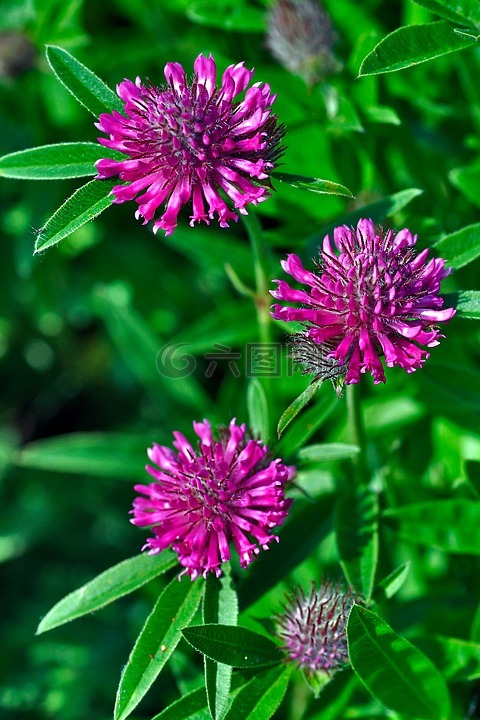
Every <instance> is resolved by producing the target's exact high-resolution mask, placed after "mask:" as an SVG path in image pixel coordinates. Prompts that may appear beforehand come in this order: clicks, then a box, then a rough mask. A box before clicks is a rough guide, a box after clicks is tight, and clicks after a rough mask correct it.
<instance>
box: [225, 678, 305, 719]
mask: <svg viewBox="0 0 480 720" xmlns="http://www.w3.org/2000/svg"><path fill="white" fill-rule="evenodd" d="M292 672H293V666H292V665H279V666H276V667H273V668H270V669H269V670H265V671H264V672H262V673H259V674H258V675H257V676H256V677H254V678H253V679H252V680H251V681H250V682H249V683H248V684H247V685H245V687H244V688H242V690H240V692H239V693H238V695H237V696H236V697H235V698H234V700H233V702H232V704H231V706H230V708H229V710H228V712H227V714H226V716H225V720H270V718H271V717H272V715H273V713H274V712H275V711H276V710H277V708H278V707H280V704H281V702H282V700H283V698H284V696H285V693H286V691H287V687H288V682H289V680H290V676H291V674H292Z"/></svg>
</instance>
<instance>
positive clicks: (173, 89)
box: [96, 55, 284, 235]
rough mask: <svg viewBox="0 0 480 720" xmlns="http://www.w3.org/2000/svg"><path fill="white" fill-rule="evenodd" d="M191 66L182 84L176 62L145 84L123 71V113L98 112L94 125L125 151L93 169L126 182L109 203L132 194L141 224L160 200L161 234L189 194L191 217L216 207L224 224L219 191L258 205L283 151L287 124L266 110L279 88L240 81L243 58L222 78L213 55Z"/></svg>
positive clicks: (225, 210) (226, 212)
mask: <svg viewBox="0 0 480 720" xmlns="http://www.w3.org/2000/svg"><path fill="white" fill-rule="evenodd" d="M194 71H195V73H194V77H193V80H192V82H191V83H189V81H188V79H187V76H186V74H185V70H184V69H183V67H182V66H181V65H180V64H179V63H176V62H169V63H167V64H166V66H165V78H166V81H167V83H166V85H164V86H162V87H154V86H152V85H144V84H143V83H142V81H141V80H140V78H137V79H136V81H135V83H133V82H131V81H130V80H124V81H123V82H122V83H120V85H118V87H117V93H118V95H119V96H120V98H121V100H122V101H123V102H124V112H125V114H124V115H122V114H121V113H119V112H116V111H115V110H114V111H113V112H112V113H111V114H110V113H105V114H102V115H100V118H99V122H98V124H97V127H98V129H99V130H101V131H102V132H104V133H106V134H107V135H108V136H109V138H108V139H106V138H99V142H100V143H101V144H102V145H105V146H106V147H108V148H113V149H115V150H119V151H120V152H122V153H124V154H125V155H126V156H127V157H126V158H125V159H122V160H110V159H103V160H99V161H98V162H97V163H96V167H97V171H98V175H97V177H98V178H99V179H103V178H109V177H112V176H115V175H118V176H119V178H120V180H122V181H124V182H125V181H126V183H128V184H120V185H116V186H115V187H114V188H113V195H114V196H115V200H114V202H117V203H123V202H125V201H126V200H133V198H135V197H136V201H137V203H138V205H139V207H138V210H137V212H136V217H137V219H139V218H140V217H142V218H143V219H144V224H145V223H147V222H148V221H149V220H152V219H153V218H154V216H155V213H156V211H157V209H158V208H159V207H160V206H161V205H162V204H163V203H166V207H165V211H164V213H163V215H162V216H161V217H160V218H159V219H157V220H155V223H154V226H153V230H154V232H156V231H157V230H158V229H159V228H161V229H162V230H164V231H165V234H166V235H171V234H172V233H173V231H174V230H175V227H176V226H177V217H178V213H179V211H180V209H181V207H182V206H183V205H185V204H186V203H188V202H189V201H190V200H191V202H192V214H191V215H190V218H191V222H190V225H192V226H193V224H194V223H195V222H202V221H203V222H206V223H207V225H208V224H210V220H212V219H213V217H214V214H215V213H216V214H217V215H218V219H219V222H220V225H221V227H227V226H228V222H229V220H238V216H237V214H236V213H235V212H234V211H233V210H231V209H229V207H228V206H227V204H226V202H225V200H224V198H223V197H222V192H223V194H224V195H226V196H228V198H229V199H230V200H231V202H232V204H233V207H234V208H235V209H237V210H238V211H239V212H240V213H242V214H244V215H246V214H247V211H246V210H245V206H246V205H248V203H253V204H254V205H256V204H257V203H259V202H262V201H263V200H266V198H267V197H268V196H269V190H268V185H269V173H270V171H271V170H272V169H273V168H274V167H275V164H276V162H277V160H278V158H279V157H280V155H281V153H282V152H283V149H282V148H281V147H280V140H281V139H282V137H283V135H284V129H283V126H278V125H277V118H276V116H275V115H272V114H271V108H272V105H273V103H274V101H275V98H276V95H272V94H271V92H270V86H269V85H267V84H266V83H264V84H261V83H255V84H253V85H252V86H251V87H250V88H248V89H247V87H248V85H249V83H250V80H251V79H252V76H253V70H247V68H245V67H244V64H243V62H241V63H238V64H237V65H230V66H229V67H228V68H227V69H226V70H225V72H224V73H223V76H222V80H221V85H220V87H218V86H217V70H216V66H215V62H214V60H213V58H212V56H210V57H209V58H207V57H204V56H203V55H199V56H198V57H197V59H196V60H195V63H194ZM244 90H246V93H245V96H244V98H243V99H242V100H238V96H239V95H240V93H243V91H244ZM139 193H141V194H139ZM205 203H206V206H207V207H206V206H205Z"/></svg>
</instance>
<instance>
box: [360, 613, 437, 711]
mask: <svg viewBox="0 0 480 720" xmlns="http://www.w3.org/2000/svg"><path fill="white" fill-rule="evenodd" d="M347 637H348V651H349V656H350V661H351V663H352V666H353V669H354V670H355V673H356V674H357V675H358V677H359V678H360V680H361V681H362V682H363V684H364V685H365V687H366V688H367V689H368V690H369V691H370V692H371V693H372V695H373V696H374V697H375V698H376V699H377V700H378V701H379V702H381V703H383V705H385V706H386V707H387V708H389V709H390V710H394V711H395V712H398V713H400V714H405V715H407V716H411V717H413V718H415V719H416V720H447V718H448V717H449V714H450V697H449V694H448V689H447V686H446V685H445V682H444V680H443V678H442V676H441V675H440V673H439V672H438V670H437V669H436V667H435V666H434V665H433V664H432V663H431V661H430V660H429V659H428V658H427V657H426V656H425V655H423V653H421V652H420V650H418V649H417V648H416V647H414V646H413V645H411V644H410V643H409V642H408V641H407V640H405V638H403V637H401V636H400V635H397V633H396V632H394V631H393V630H392V628H391V627H390V626H389V625H387V623H386V622H385V621H384V620H382V619H381V618H380V617H378V616H377V615H375V614H374V613H373V612H371V611H370V610H366V609H365V608H362V607H360V606H358V605H354V606H353V608H352V611H351V613H350V615H349V618H348V624H347Z"/></svg>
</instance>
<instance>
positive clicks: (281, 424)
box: [277, 378, 323, 439]
mask: <svg viewBox="0 0 480 720" xmlns="http://www.w3.org/2000/svg"><path fill="white" fill-rule="evenodd" d="M322 382H323V381H322V379H321V378H319V379H318V380H314V381H313V382H312V383H310V385H309V386H308V387H307V388H306V390H304V391H303V392H302V393H301V394H300V395H299V396H298V397H297V398H295V400H294V401H293V402H292V403H291V404H290V405H289V406H288V407H287V409H286V410H285V411H284V412H283V414H282V416H281V418H280V420H279V421H278V425H277V435H278V438H279V439H280V438H281V437H282V435H283V433H284V432H285V430H286V429H287V427H288V426H289V425H290V423H291V422H292V420H294V419H295V418H296V416H297V415H298V413H299V412H300V410H302V408H304V407H305V405H307V403H309V402H310V400H311V399H312V398H313V396H314V395H315V393H316V392H317V390H318V388H319V387H320V385H321V384H322Z"/></svg>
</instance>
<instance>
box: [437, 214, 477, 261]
mask: <svg viewBox="0 0 480 720" xmlns="http://www.w3.org/2000/svg"><path fill="white" fill-rule="evenodd" d="M433 248H434V250H435V255H436V256H437V257H441V258H443V259H444V260H446V261H447V263H448V264H449V265H451V266H452V267H453V269H454V270H459V269H460V268H462V267H464V266H465V265H468V263H471V262H472V261H473V260H476V258H478V257H479V256H480V223H476V224H475V225H467V227H464V228H462V229H461V230H457V231H456V232H454V233H452V234H451V235H446V237H443V238H441V240H439V241H438V242H436V243H435V245H434V246H433Z"/></svg>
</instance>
